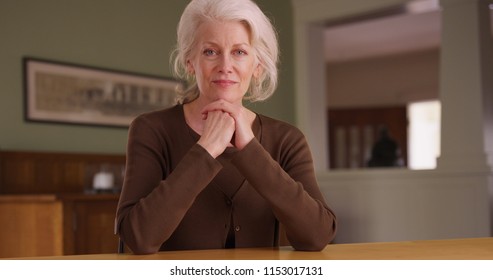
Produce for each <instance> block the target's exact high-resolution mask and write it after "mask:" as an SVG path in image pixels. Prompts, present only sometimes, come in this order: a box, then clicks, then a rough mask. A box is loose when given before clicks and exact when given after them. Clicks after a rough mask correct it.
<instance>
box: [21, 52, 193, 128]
mask: <svg viewBox="0 0 493 280" xmlns="http://www.w3.org/2000/svg"><path fill="white" fill-rule="evenodd" d="M23 78H24V95H25V98H24V99H25V101H24V104H25V106H24V107H25V108H24V114H25V120H26V121H28V122H46V123H59V124H78V125H92V126H109V127H121V128H128V126H129V125H130V123H131V122H132V120H133V119H134V118H135V117H137V116H138V115H140V114H142V113H145V112H150V111H156V110H160V109H165V108H168V107H171V106H173V105H174V102H175V96H176V90H177V89H178V88H180V87H182V86H184V84H183V82H182V81H179V80H176V79H173V78H166V77H160V76H153V75H146V74H141V73H133V72H127V71H120V70H114V69H106V68H99V67H92V66H87V65H80V64H74V63H66V62H60V61H53V60H46V59H40V58H35V57H23Z"/></svg>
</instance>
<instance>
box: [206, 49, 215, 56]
mask: <svg viewBox="0 0 493 280" xmlns="http://www.w3.org/2000/svg"><path fill="white" fill-rule="evenodd" d="M204 54H205V55H207V56H211V55H214V54H216V52H215V51H214V50H211V49H206V50H204Z"/></svg>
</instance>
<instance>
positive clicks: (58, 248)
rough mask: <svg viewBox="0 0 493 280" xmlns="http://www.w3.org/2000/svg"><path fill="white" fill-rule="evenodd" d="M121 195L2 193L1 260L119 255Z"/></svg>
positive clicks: (0, 219) (0, 202) (0, 207)
mask: <svg viewBox="0 0 493 280" xmlns="http://www.w3.org/2000/svg"><path fill="white" fill-rule="evenodd" d="M117 203H118V195H117V194H62V195H54V194H53V195H1V196H0V224H1V225H2V229H1V230H0V258H5V257H34V256H61V255H77V254H100V253H116V252H117V248H118V238H117V236H116V235H114V233H113V225H114V219H115V214H116V206H117Z"/></svg>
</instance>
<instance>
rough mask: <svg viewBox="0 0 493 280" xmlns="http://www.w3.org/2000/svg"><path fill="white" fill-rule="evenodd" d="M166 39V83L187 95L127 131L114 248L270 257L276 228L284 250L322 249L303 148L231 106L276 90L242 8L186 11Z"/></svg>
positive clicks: (325, 221) (257, 34) (271, 40)
mask: <svg viewBox="0 0 493 280" xmlns="http://www.w3.org/2000/svg"><path fill="white" fill-rule="evenodd" d="M177 35H178V37H177V38H178V42H177V48H176V51H175V52H174V57H173V58H174V65H175V72H176V74H177V75H178V77H180V78H183V79H187V80H188V82H189V87H188V88H187V89H186V90H184V92H182V93H181V95H180V97H179V100H178V101H179V102H178V104H177V105H175V106H174V107H171V108H168V109H164V110H161V111H156V112H150V113H146V114H143V115H141V116H139V117H137V118H136V119H135V120H134V121H133V122H132V124H131V126H130V130H129V139H128V147H127V166H126V174H125V180H124V186H123V189H122V193H121V196H120V201H119V204H118V209H117V220H116V225H115V226H116V231H117V233H118V234H119V235H120V238H121V239H122V240H123V241H124V242H125V244H126V245H127V246H128V247H129V248H130V249H131V250H132V251H133V252H134V253H136V254H146V253H155V252H157V251H160V250H185V249H212V248H216V249H217V248H240V247H272V246H279V235H280V230H279V229H280V227H282V228H283V229H284V230H285V233H286V236H287V239H288V240H289V243H290V244H291V246H293V247H294V248H295V249H297V250H321V249H323V248H324V247H325V245H326V244H327V243H329V242H330V241H331V240H332V238H333V237H334V235H335V229H336V219H335V215H334V213H333V212H332V211H331V209H330V208H329V207H328V206H327V204H326V202H325V200H324V197H323V195H322V194H321V192H320V189H319V187H318V184H317V181H316V178H315V174H314V168H313V162H312V157H311V153H310V150H309V147H308V145H307V142H306V139H305V137H304V136H303V134H302V133H301V132H300V131H299V130H298V129H297V128H295V127H294V126H292V125H289V124H287V123H284V122H281V121H278V120H274V119H272V118H269V117H266V116H264V115H260V114H256V113H254V112H252V111H251V110H249V109H247V108H246V107H244V106H243V101H244V100H250V101H252V102H254V101H260V100H265V99H266V98H268V97H269V96H270V95H271V94H272V93H273V92H274V90H275V88H276V85H277V60H278V43H277V37H276V33H275V30H274V28H273V26H272V25H271V23H270V21H269V19H268V18H267V17H266V16H265V15H264V13H262V11H261V10H260V9H259V7H258V6H257V5H256V4H255V3H254V2H252V1H251V0H234V1H232V0H193V1H191V2H190V3H189V4H188V6H187V7H186V8H185V11H184V12H183V15H182V17H181V19H180V22H179V25H178V29H177Z"/></svg>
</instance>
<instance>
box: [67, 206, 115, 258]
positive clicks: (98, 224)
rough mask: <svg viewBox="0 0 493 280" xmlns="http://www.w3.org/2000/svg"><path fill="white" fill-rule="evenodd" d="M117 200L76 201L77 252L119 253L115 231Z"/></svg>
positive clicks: (75, 241) (75, 240) (75, 237)
mask: <svg viewBox="0 0 493 280" xmlns="http://www.w3.org/2000/svg"><path fill="white" fill-rule="evenodd" d="M117 203H118V202H117V201H113V200H95V201H76V202H75V203H74V230H75V236H74V243H75V248H74V249H75V250H74V251H75V252H74V253H75V254H102V253H117V250H118V237H117V236H116V235H115V234H114V233H113V229H114V222H115V215H116V206H117Z"/></svg>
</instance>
